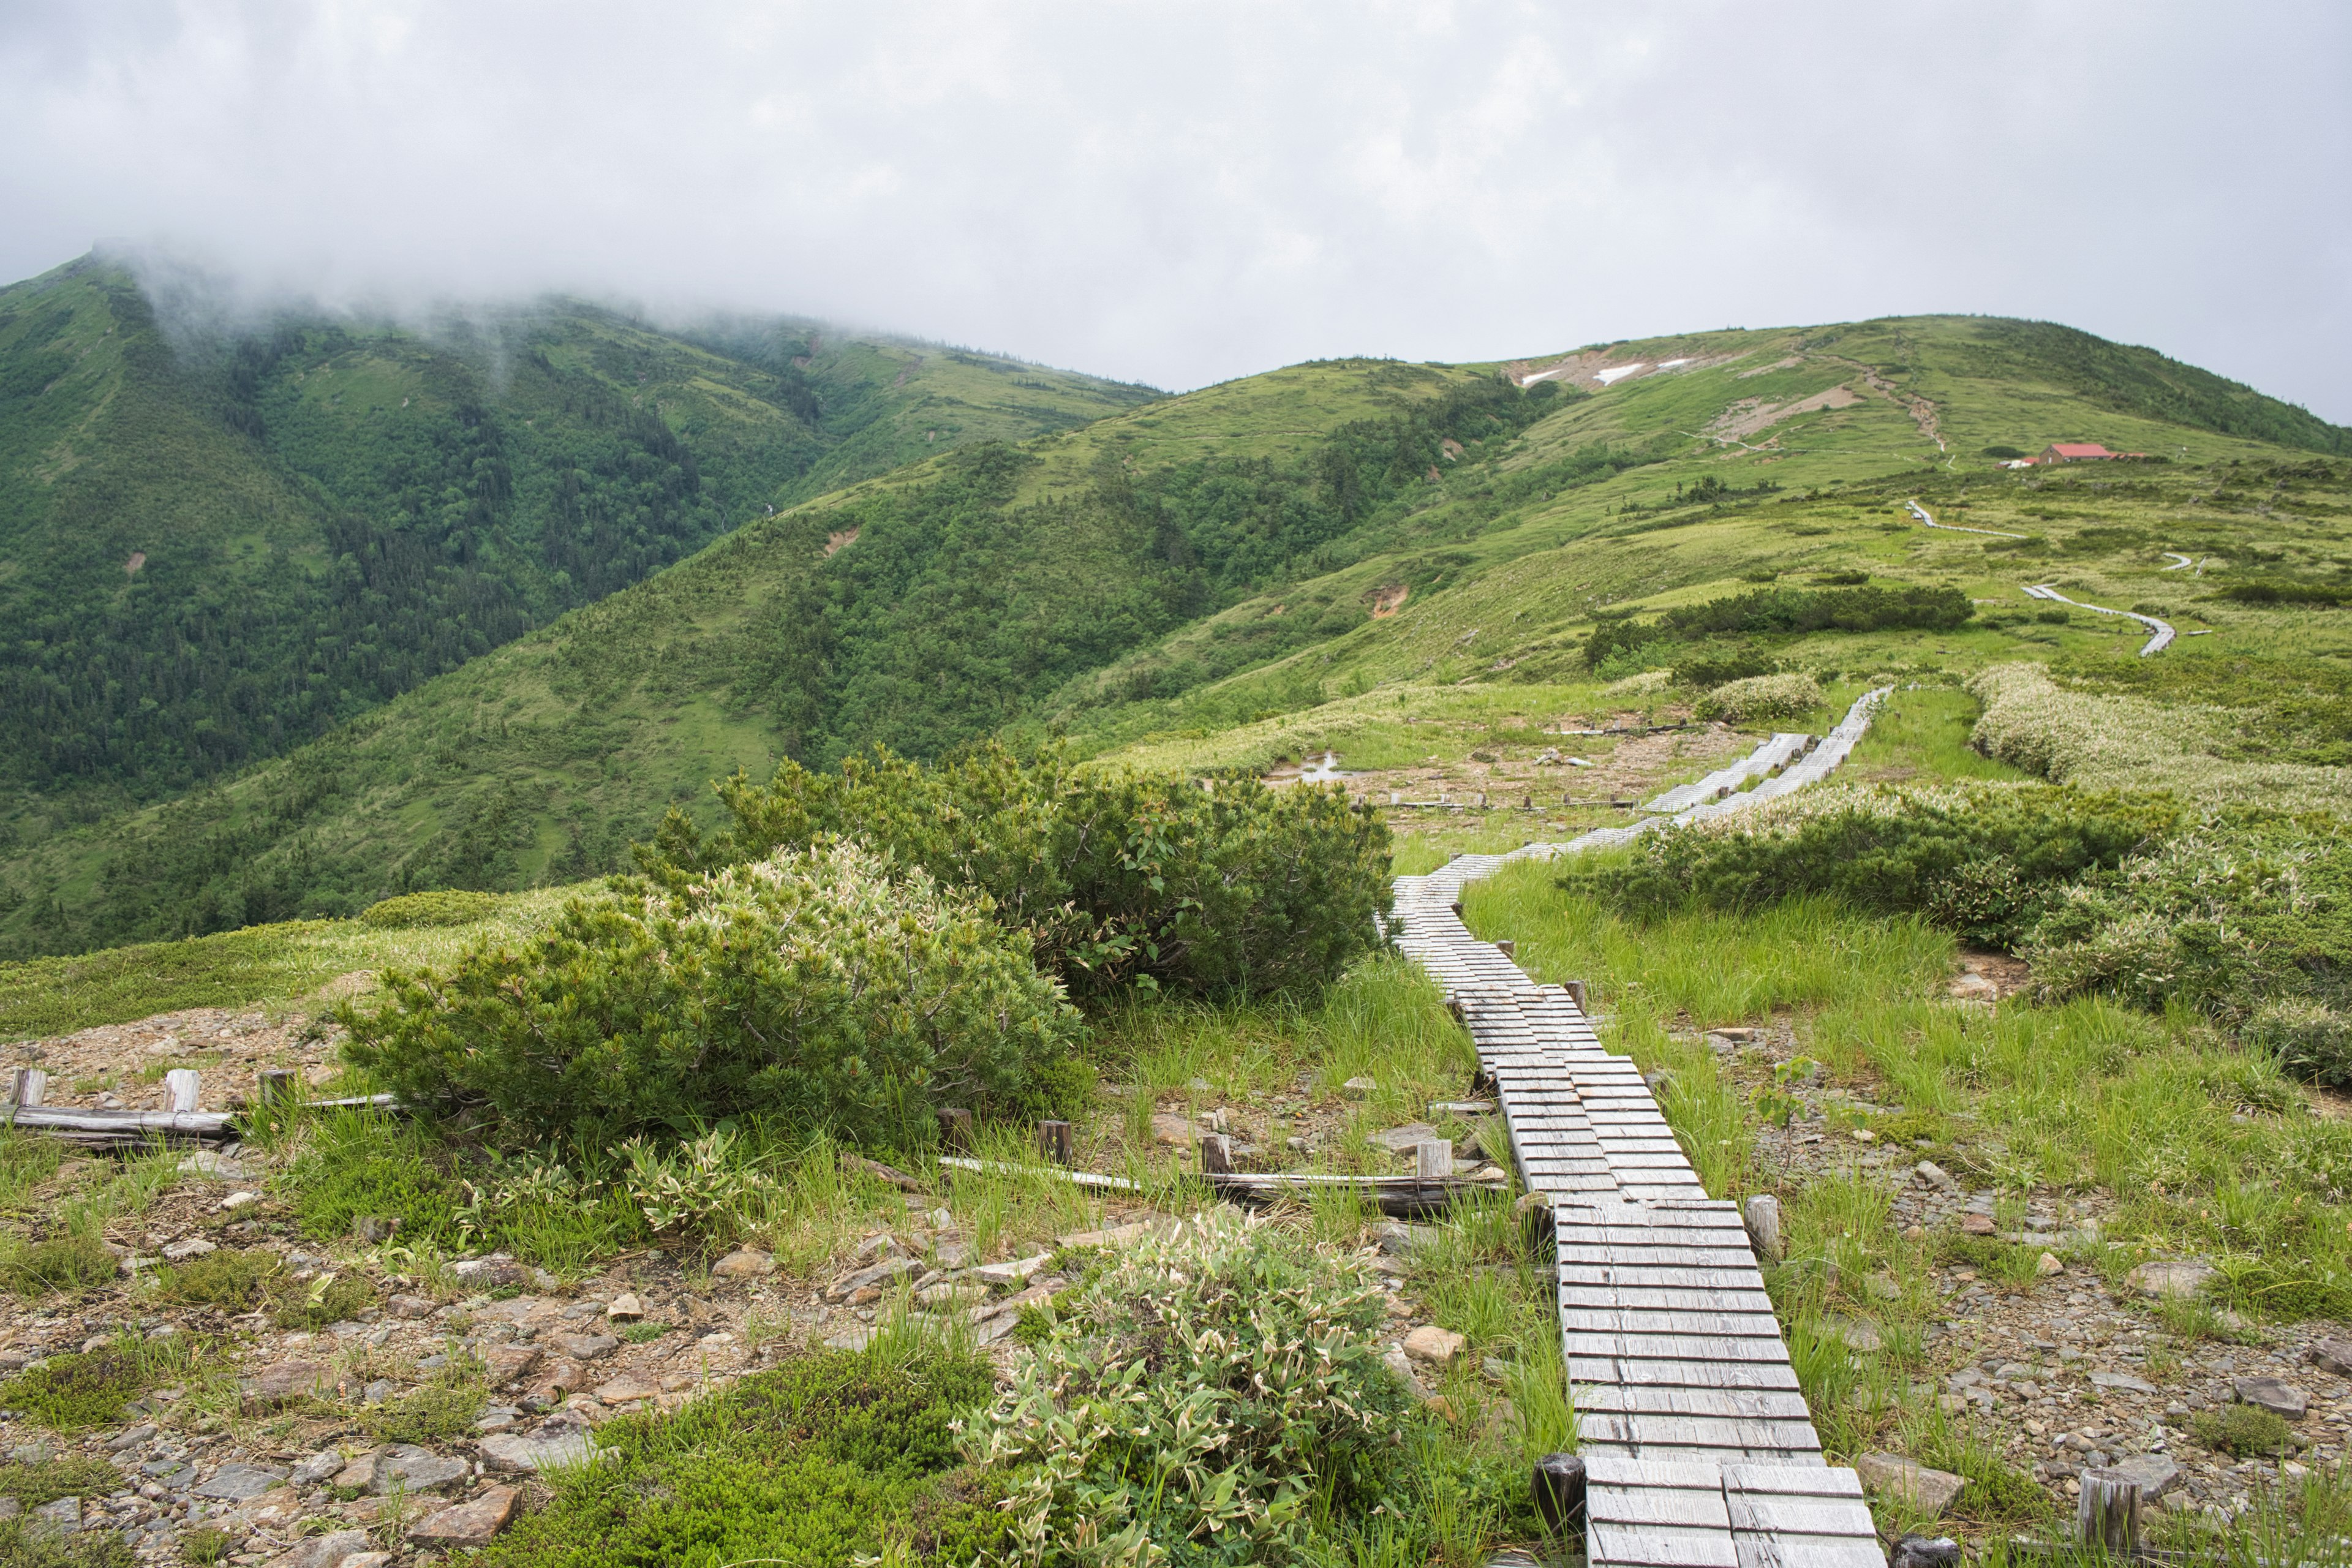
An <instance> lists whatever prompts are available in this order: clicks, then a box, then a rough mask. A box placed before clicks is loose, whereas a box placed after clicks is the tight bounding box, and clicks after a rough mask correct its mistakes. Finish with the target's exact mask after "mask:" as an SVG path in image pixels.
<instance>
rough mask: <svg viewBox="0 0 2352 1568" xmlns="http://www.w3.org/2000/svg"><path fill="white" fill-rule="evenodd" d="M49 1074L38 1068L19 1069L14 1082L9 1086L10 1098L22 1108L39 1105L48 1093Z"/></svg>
mask: <svg viewBox="0 0 2352 1568" xmlns="http://www.w3.org/2000/svg"><path fill="white" fill-rule="evenodd" d="M48 1089H49V1075H48V1074H47V1073H45V1072H43V1071H42V1070H41V1069H40V1068H17V1069H16V1077H15V1079H14V1081H13V1082H12V1083H11V1084H10V1085H9V1096H8V1097H9V1098H10V1099H11V1100H15V1101H16V1103H17V1104H18V1105H20V1106H32V1105H38V1104H40V1103H41V1099H42V1097H43V1096H44V1095H46V1094H47V1093H48Z"/></svg>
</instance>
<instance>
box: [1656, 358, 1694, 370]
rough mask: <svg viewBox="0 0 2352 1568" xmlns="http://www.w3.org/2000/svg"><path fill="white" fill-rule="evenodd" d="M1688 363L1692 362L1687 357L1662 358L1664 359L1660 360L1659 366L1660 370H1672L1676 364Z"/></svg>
mask: <svg viewBox="0 0 2352 1568" xmlns="http://www.w3.org/2000/svg"><path fill="white" fill-rule="evenodd" d="M1688 363H1690V361H1688V360H1686V359H1662V360H1660V361H1659V362H1658V368H1659V369H1660V370H1672V369H1674V368H1675V366H1676V365H1684V364H1688Z"/></svg>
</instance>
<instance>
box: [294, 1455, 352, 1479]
mask: <svg viewBox="0 0 2352 1568" xmlns="http://www.w3.org/2000/svg"><path fill="white" fill-rule="evenodd" d="M350 1462H351V1461H350V1460H348V1459H346V1458H344V1457H343V1454H342V1451H341V1449H339V1448H329V1449H327V1450H325V1451H324V1452H322V1453H317V1454H313V1455H311V1456H310V1458H307V1459H305V1460H303V1461H302V1462H301V1463H300V1464H299V1465H297V1466H295V1467H294V1473H293V1474H292V1475H290V1476H289V1477H287V1478H286V1479H288V1480H289V1481H291V1482H293V1483H294V1485H296V1486H298V1487H302V1488H310V1487H315V1486H317V1485H319V1484H320V1482H321V1481H327V1480H331V1479H334V1478H335V1477H336V1476H337V1475H339V1474H341V1471H342V1468H343V1467H344V1466H345V1465H347V1464H349V1463H350Z"/></svg>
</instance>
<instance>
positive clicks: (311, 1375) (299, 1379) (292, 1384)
mask: <svg viewBox="0 0 2352 1568" xmlns="http://www.w3.org/2000/svg"><path fill="white" fill-rule="evenodd" d="M327 1383H328V1376H327V1369H326V1367H325V1366H323V1365H321V1364H320V1363H318V1362H315V1361H281V1362H279V1363H277V1364H276V1365H274V1366H266V1367H263V1368H262V1369H261V1370H260V1371H259V1372H257V1373H255V1374H254V1375H253V1376H251V1377H248V1378H246V1379H244V1380H243V1381H242V1383H241V1384H239V1386H240V1387H241V1388H242V1389H243V1390H244V1391H245V1396H246V1398H247V1399H248V1400H250V1401H251V1402H253V1403H254V1404H256V1405H283V1404H285V1403H286V1402H287V1401H289V1400H291V1399H299V1398H300V1397H301V1396H302V1395H304V1394H310V1393H314V1392H316V1391H318V1390H320V1389H321V1388H324V1387H325V1386H326V1385H327Z"/></svg>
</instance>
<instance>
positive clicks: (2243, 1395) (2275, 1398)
mask: <svg viewBox="0 0 2352 1568" xmlns="http://www.w3.org/2000/svg"><path fill="white" fill-rule="evenodd" d="M2230 1386H2231V1389H2232V1390H2233V1391H2234V1392H2235V1393H2236V1394H2237V1395H2238V1400H2239V1403H2241V1404H2243V1405H2252V1406H2253V1407H2254V1408H2255V1409H2257V1410H2267V1411H2269V1412H2270V1413H2271V1414H2272V1415H2283V1416H2284V1417H2286V1419H2288V1420H2289V1421H2300V1420H2302V1419H2303V1418H2304V1417H2305V1415H2309V1414H2310V1413H2311V1395H2310V1394H2308V1393H2306V1392H2305V1391H2304V1390H2302V1389H2300V1388H2297V1387H2296V1386H2295V1385H2294V1384H2291V1383H2285V1382H2282V1381H2281V1380H2279V1379H2278V1378H2275V1377H2242V1378H2239V1379H2238V1380H2237V1381H2236V1382H2235V1383H2233V1384H2231V1385H2230Z"/></svg>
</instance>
